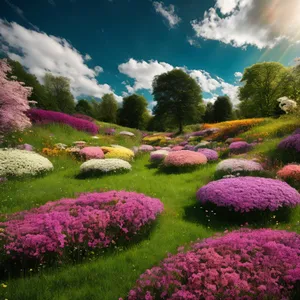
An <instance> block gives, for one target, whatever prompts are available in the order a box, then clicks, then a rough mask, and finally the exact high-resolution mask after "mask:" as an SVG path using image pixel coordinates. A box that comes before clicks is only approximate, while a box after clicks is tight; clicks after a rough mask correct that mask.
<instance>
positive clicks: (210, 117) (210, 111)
mask: <svg viewBox="0 0 300 300" xmlns="http://www.w3.org/2000/svg"><path fill="white" fill-rule="evenodd" d="M203 121H204V122H205V123H214V121H215V117H214V105H213V104H212V103H211V102H208V103H207V104H206V110H205V114H204V116H203Z"/></svg>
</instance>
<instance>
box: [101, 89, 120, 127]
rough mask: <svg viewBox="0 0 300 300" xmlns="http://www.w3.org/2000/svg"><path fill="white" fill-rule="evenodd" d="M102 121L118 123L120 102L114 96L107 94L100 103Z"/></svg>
mask: <svg viewBox="0 0 300 300" xmlns="http://www.w3.org/2000/svg"><path fill="white" fill-rule="evenodd" d="M99 109H100V120H101V121H103V122H109V123H116V122H117V111H118V102H117V100H116V99H115V97H114V95H113V94H105V95H104V96H103V97H102V101H101V102H100V107H99Z"/></svg>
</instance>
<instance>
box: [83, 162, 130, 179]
mask: <svg viewBox="0 0 300 300" xmlns="http://www.w3.org/2000/svg"><path fill="white" fill-rule="evenodd" d="M130 170H131V165H130V163H129V162H127V161H125V160H123V159H118V158H107V159H90V160H88V161H86V162H84V163H83V164H82V165H81V166H80V173H81V175H85V176H90V175H92V176H93V175H98V174H106V173H122V172H127V171H130Z"/></svg>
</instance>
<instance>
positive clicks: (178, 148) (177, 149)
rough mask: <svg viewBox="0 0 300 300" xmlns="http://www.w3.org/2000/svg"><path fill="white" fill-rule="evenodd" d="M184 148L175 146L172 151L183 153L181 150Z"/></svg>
mask: <svg viewBox="0 0 300 300" xmlns="http://www.w3.org/2000/svg"><path fill="white" fill-rule="evenodd" d="M183 148H184V147H183V146H174V147H172V150H171V151H181V150H183Z"/></svg>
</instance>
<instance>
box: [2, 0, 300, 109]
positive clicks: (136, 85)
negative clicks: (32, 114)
mask: <svg viewBox="0 0 300 300" xmlns="http://www.w3.org/2000/svg"><path fill="white" fill-rule="evenodd" d="M280 2H281V4H280ZM283 2H284V3H283ZM283 2H282V1H277V0H198V1H195V0H164V1H150V0H30V1H24V0H2V1H1V3H0V18H1V21H0V43H1V48H0V49H1V51H2V53H5V54H6V55H9V56H10V57H11V58H13V59H17V60H19V61H20V62H21V63H22V64H23V65H25V66H26V67H27V68H28V69H29V70H30V72H32V73H34V74H36V75H37V77H38V78H39V79H40V80H42V77H43V75H44V73H45V72H46V71H47V70H48V71H51V72H53V73H55V74H59V75H64V76H67V77H69V78H70V80H71V86H72V92H73V94H74V96H76V97H80V96H81V95H82V94H85V95H91V96H96V97H101V95H103V94H104V93H106V92H114V93H115V95H116V96H117V98H118V100H119V101H121V97H122V96H126V95H128V94H131V93H133V92H136V93H140V94H143V95H144V96H145V97H146V98H147V100H148V101H149V103H150V106H149V107H152V106H153V102H152V96H151V81H152V79H153V76H154V75H157V74H160V73H162V72H165V71H169V70H171V69H172V68H175V67H181V68H184V69H185V70H186V72H188V73H189V74H190V75H191V76H193V77H194V78H195V79H196V80H197V82H198V83H199V84H200V85H201V87H202V89H203V91H204V98H205V99H206V100H209V99H211V100H212V99H214V98H215V97H216V95H218V94H228V95H229V96H230V97H231V98H232V100H233V102H234V103H238V99H237V93H236V92H237V86H238V84H239V83H238V80H239V78H240V75H241V74H240V72H243V70H244V68H245V67H247V66H249V65H251V64H253V63H256V62H258V61H271V60H274V61H280V62H282V63H283V64H285V65H291V64H292V63H293V60H294V58H296V57H298V56H299V52H300V44H299V43H297V42H298V41H299V40H300V38H299V30H298V28H300V18H299V17H298V15H297V11H299V10H300V1H299V0H285V1H283Z"/></svg>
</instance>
